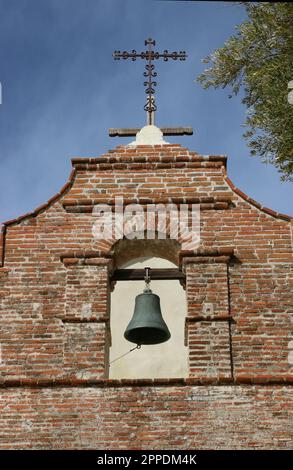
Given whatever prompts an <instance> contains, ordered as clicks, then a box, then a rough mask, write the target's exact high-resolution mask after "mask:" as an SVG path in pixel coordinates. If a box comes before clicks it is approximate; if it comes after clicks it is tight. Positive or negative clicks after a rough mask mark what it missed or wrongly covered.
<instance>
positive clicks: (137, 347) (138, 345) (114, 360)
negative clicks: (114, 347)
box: [109, 344, 141, 366]
mask: <svg viewBox="0 0 293 470" xmlns="http://www.w3.org/2000/svg"><path fill="white" fill-rule="evenodd" d="M140 348H141V345H140V344H137V345H136V346H135V348H132V349H130V350H129V351H128V352H127V353H124V354H122V356H118V357H116V359H113V361H111V362H109V366H110V365H111V364H113V362H116V361H118V360H119V359H121V358H122V357H124V356H127V354H129V353H131V352H132V351H135V349H140Z"/></svg>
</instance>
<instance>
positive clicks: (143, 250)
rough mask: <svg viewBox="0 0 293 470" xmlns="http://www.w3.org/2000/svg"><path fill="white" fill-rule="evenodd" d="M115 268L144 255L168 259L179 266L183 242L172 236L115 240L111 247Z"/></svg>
mask: <svg viewBox="0 0 293 470" xmlns="http://www.w3.org/2000/svg"><path fill="white" fill-rule="evenodd" d="M111 251H112V253H113V262H114V268H117V267H121V266H123V265H125V264H126V263H129V262H130V261H135V260H136V259H138V258H141V257H142V256H144V257H145V256H152V257H157V258H163V259H167V260H168V261H171V262H172V263H174V264H175V265H176V266H179V253H180V251H181V244H180V243H179V242H178V241H177V240H173V239H171V238H166V239H164V240H162V239H158V238H156V239H154V240H148V239H145V238H144V239H133V240H130V239H128V238H123V239H121V240H118V241H115V242H114V244H113V245H112V247H111Z"/></svg>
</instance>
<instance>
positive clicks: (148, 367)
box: [109, 258, 188, 379]
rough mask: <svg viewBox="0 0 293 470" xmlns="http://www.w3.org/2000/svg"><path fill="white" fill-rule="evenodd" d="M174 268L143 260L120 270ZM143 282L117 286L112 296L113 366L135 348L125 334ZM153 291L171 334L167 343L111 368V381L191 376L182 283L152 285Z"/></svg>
mask: <svg viewBox="0 0 293 470" xmlns="http://www.w3.org/2000/svg"><path fill="white" fill-rule="evenodd" d="M147 266H149V267H151V268H174V267H176V265H175V264H173V263H171V262H170V261H167V260H165V259H162V258H140V259H139V261H138V260H137V261H136V262H132V263H131V264H130V263H128V264H127V265H124V266H121V268H140V269H143V268H145V267H147ZM144 286H145V284H144V282H143V281H120V282H117V284H116V286H115V289H114V292H112V295H111V335H112V347H111V349H110V362H111V361H113V360H114V359H116V358H117V357H118V356H120V355H122V354H124V353H126V352H127V351H129V350H130V349H132V348H133V347H135V344H133V343H130V342H129V341H127V340H126V339H125V338H124V331H125V329H126V327H127V325H128V323H129V321H130V320H131V318H132V315H133V312H134V303H135V297H136V296H137V295H138V294H141V293H142V291H143V289H144ZM150 287H151V289H152V291H153V292H154V293H155V294H157V295H159V297H160V300H161V310H162V315H163V318H164V320H165V322H166V323H167V325H168V328H169V330H170V333H171V338H170V339H169V341H167V342H166V343H162V344H158V345H143V346H142V347H141V349H136V350H134V351H132V352H131V353H129V354H128V355H127V356H125V357H123V358H121V359H119V360H117V361H116V362H114V363H113V364H111V366H110V371H109V377H110V378H113V379H114V378H115V379H121V378H123V379H124V378H125V379H126V378H132V379H138V378H156V377H157V378H160V377H164V378H171V377H186V376H187V375H188V354H187V349H188V348H187V347H185V346H184V325H185V317H186V295H185V291H184V290H183V288H182V286H181V285H180V283H179V281H152V282H151V285H150Z"/></svg>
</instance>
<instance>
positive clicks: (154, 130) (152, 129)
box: [128, 125, 168, 147]
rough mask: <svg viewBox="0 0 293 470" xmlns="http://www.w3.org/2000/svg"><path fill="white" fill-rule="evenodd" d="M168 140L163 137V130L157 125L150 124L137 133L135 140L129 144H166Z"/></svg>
mask: <svg viewBox="0 0 293 470" xmlns="http://www.w3.org/2000/svg"><path fill="white" fill-rule="evenodd" d="M166 144H168V142H165V141H164V139H163V132H162V131H161V129H159V128H158V127H157V126H153V125H149V126H144V127H143V128H142V129H140V131H139V132H138V133H137V134H136V139H135V140H134V141H133V142H130V144H128V145H129V146H132V147H134V146H136V145H166Z"/></svg>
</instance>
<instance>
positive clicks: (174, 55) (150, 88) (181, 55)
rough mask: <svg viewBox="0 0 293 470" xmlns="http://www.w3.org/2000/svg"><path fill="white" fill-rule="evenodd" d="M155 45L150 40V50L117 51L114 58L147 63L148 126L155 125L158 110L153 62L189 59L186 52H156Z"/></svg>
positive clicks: (146, 108) (145, 73)
mask: <svg viewBox="0 0 293 470" xmlns="http://www.w3.org/2000/svg"><path fill="white" fill-rule="evenodd" d="M155 45H156V41H154V40H153V39H151V38H149V39H146V40H145V46H148V49H147V51H145V52H140V53H137V52H136V50H135V49H133V50H132V51H131V52H127V51H123V52H120V51H115V52H114V53H113V57H114V59H115V60H120V59H124V60H125V59H131V60H133V61H135V60H136V59H137V58H140V59H144V60H146V61H147V63H146V65H145V69H146V72H144V74H143V75H144V77H146V78H147V80H146V81H145V82H144V86H145V87H146V90H145V92H146V94H147V100H146V104H145V106H144V110H145V111H146V112H147V124H148V125H153V124H154V115H155V111H156V110H157V107H156V103H155V98H154V93H155V87H156V86H157V82H156V81H155V80H153V79H154V78H155V77H156V76H157V72H155V65H154V64H153V61H154V60H157V59H160V58H162V59H164V61H165V62H167V61H168V60H169V59H173V60H177V59H179V60H185V59H186V57H187V54H186V52H185V51H180V52H175V51H174V52H169V51H168V50H164V51H163V53H161V52H155V51H154V50H153V49H152V46H155Z"/></svg>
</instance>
